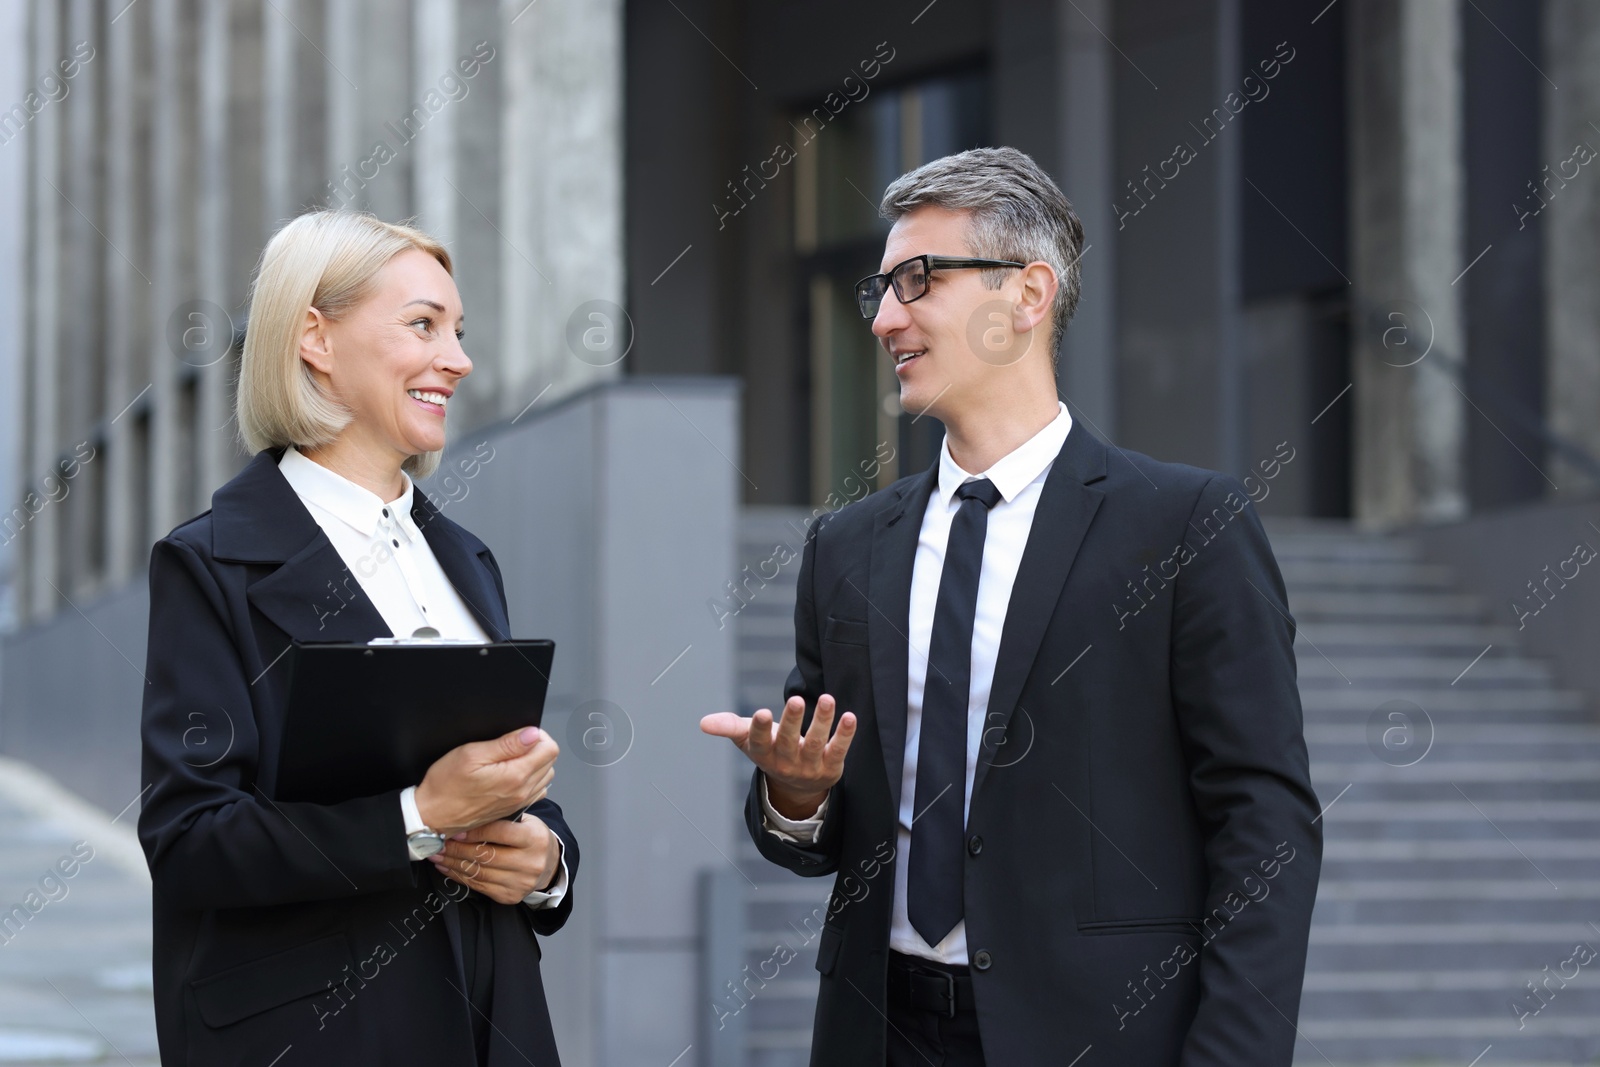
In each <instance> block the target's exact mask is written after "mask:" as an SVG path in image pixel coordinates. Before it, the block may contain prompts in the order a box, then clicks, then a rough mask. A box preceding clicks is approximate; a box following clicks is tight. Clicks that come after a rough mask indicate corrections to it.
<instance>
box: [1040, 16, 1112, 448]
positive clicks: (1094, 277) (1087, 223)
mask: <svg viewBox="0 0 1600 1067" xmlns="http://www.w3.org/2000/svg"><path fill="white" fill-rule="evenodd" d="M1057 6H1058V10H1057V16H1056V17H1057V25H1058V27H1059V30H1058V32H1059V35H1060V55H1061V62H1060V66H1059V71H1060V74H1059V77H1060V84H1061V100H1062V106H1061V149H1060V152H1059V157H1060V158H1059V162H1058V163H1057V164H1056V167H1055V168H1054V169H1055V172H1056V173H1057V174H1059V175H1060V176H1061V188H1062V191H1063V192H1065V193H1066V194H1067V199H1069V200H1071V201H1072V207H1073V210H1075V211H1076V212H1077V213H1078V218H1079V219H1080V220H1081V221H1082V222H1083V229H1084V243H1085V245H1087V246H1092V251H1091V252H1090V253H1089V255H1087V256H1085V257H1084V259H1083V263H1082V267H1081V269H1082V271H1083V292H1082V295H1081V296H1080V297H1079V300H1078V310H1077V313H1076V314H1075V315H1074V316H1073V320H1072V325H1071V326H1070V327H1068V329H1067V335H1066V337H1065V338H1063V339H1062V343H1061V365H1060V373H1059V374H1058V375H1057V378H1058V381H1059V383H1060V385H1061V390H1062V392H1063V393H1064V394H1065V396H1066V397H1067V399H1068V400H1069V401H1070V402H1071V404H1072V407H1073V415H1074V417H1075V418H1083V419H1086V420H1087V421H1090V422H1092V423H1093V425H1094V426H1095V427H1098V432H1100V433H1102V434H1106V435H1109V436H1111V437H1113V438H1114V437H1115V435H1116V433H1117V423H1116V410H1117V403H1116V395H1117V394H1116V381H1117V331H1116V325H1117V324H1116V313H1117V303H1116V296H1117V292H1116V277H1117V275H1116V237H1115V234H1116V225H1115V222H1116V219H1115V217H1114V216H1113V213H1112V210H1111V205H1112V202H1113V201H1114V200H1115V199H1116V191H1115V188H1114V183H1115V181H1116V175H1115V172H1114V170H1113V163H1114V161H1115V158H1116V140H1115V137H1114V135H1113V130H1112V120H1113V118H1114V117H1115V108H1114V101H1115V96H1114V94H1113V92H1112V74H1111V64H1112V63H1113V62H1114V61H1116V59H1117V57H1116V55H1115V54H1114V53H1113V52H1112V51H1111V46H1110V44H1109V43H1108V42H1107V41H1106V39H1105V38H1104V37H1103V36H1101V34H1100V33H1099V32H1098V31H1097V30H1096V29H1095V26H1101V27H1109V26H1110V25H1111V21H1112V12H1111V0H1081V2H1076V3H1074V2H1068V0H1060V2H1059V3H1058V5H1057Z"/></svg>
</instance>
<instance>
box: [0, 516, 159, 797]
mask: <svg viewBox="0 0 1600 1067" xmlns="http://www.w3.org/2000/svg"><path fill="white" fill-rule="evenodd" d="M52 506H53V505H52ZM147 558H148V557H147ZM149 618H150V599H149V596H148V593H147V591H146V585H145V576H144V575H143V574H140V575H139V576H138V578H136V579H135V580H134V581H132V582H130V583H128V584H127V585H125V586H122V587H121V588H120V589H116V590H114V591H111V592H108V593H106V594H105V595H103V596H100V597H98V598H96V599H94V600H84V601H78V602H77V609H76V610H74V609H72V608H68V609H67V610H66V611H63V612H60V613H58V614H57V615H55V616H53V617H52V618H51V619H50V620H49V621H48V622H45V623H42V624H40V625H38V626H31V627H27V628H24V629H22V630H18V631H16V632H15V633H10V634H7V635H5V637H4V639H3V640H0V753H3V754H5V755H7V756H12V757H15V758H16V759H20V760H25V761H27V762H28V763H31V764H33V765H34V766H36V767H39V768H40V769H41V770H44V771H46V772H47V773H49V774H50V775H52V776H53V777H55V778H56V779H57V780H58V781H60V782H62V783H64V784H65V785H67V786H68V787H69V788H70V789H72V790H73V791H74V792H76V793H78V794H79V795H80V796H83V797H85V798H87V799H88V800H91V801H93V802H94V803H96V804H99V805H100V806H101V807H103V808H105V809H106V810H107V811H109V812H111V813H112V814H113V815H114V814H116V813H117V812H118V811H120V810H121V809H122V808H123V807H125V806H126V805H128V804H129V803H130V802H131V801H133V800H134V799H135V798H137V797H138V795H139V789H140V782H139V706H140V703H141V701H142V699H143V694H142V690H143V686H144V666H145V662H144V660H145V630H146V628H147V626H148V623H149Z"/></svg>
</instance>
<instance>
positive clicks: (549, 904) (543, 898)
mask: <svg viewBox="0 0 1600 1067" xmlns="http://www.w3.org/2000/svg"><path fill="white" fill-rule="evenodd" d="M552 832H554V831H552ZM556 842H557V847H558V848H559V849H560V850H561V873H560V874H558V875H556V880H555V881H554V882H552V883H550V888H549V889H535V890H533V891H532V892H530V893H529V894H528V895H527V896H525V897H523V898H522V902H523V903H524V904H526V905H528V907H530V908H559V907H560V906H561V901H562V900H563V899H565V898H566V895H567V846H566V844H565V843H563V842H562V841H561V839H560V838H559V837H558V838H556Z"/></svg>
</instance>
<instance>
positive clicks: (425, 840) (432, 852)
mask: <svg viewBox="0 0 1600 1067" xmlns="http://www.w3.org/2000/svg"><path fill="white" fill-rule="evenodd" d="M406 844H407V845H408V846H409V847H410V849H411V856H412V858H413V859H419V860H425V859H427V858H428V857H429V856H436V855H438V854H439V853H440V852H443V851H444V835H443V834H435V833H430V832H429V831H427V830H419V831H418V832H417V833H414V834H412V835H411V836H410V837H408V838H406Z"/></svg>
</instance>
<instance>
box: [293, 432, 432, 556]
mask: <svg viewBox="0 0 1600 1067" xmlns="http://www.w3.org/2000/svg"><path fill="white" fill-rule="evenodd" d="M278 470H279V472H280V473H282V475H283V477H284V480H285V481H287V482H288V483H289V485H290V487H291V488H293V489H294V491H295V493H296V494H298V495H299V497H300V499H301V500H304V501H306V502H307V503H310V504H315V505H317V507H319V508H321V509H322V510H324V511H326V512H328V513H329V514H331V515H333V516H334V517H335V518H337V519H339V520H341V521H342V522H344V523H346V524H348V525H349V526H351V527H353V528H354V529H355V530H356V531H357V532H359V533H360V534H362V535H363V536H365V537H376V536H377V535H378V534H380V533H384V532H387V531H390V530H394V529H398V530H399V531H401V533H403V534H404V535H405V538H406V540H407V541H412V540H415V539H416V537H417V536H418V535H419V534H420V533H421V530H420V529H419V528H418V527H417V524H416V523H415V522H413V521H412V518H411V498H412V490H413V489H414V488H415V486H414V485H413V484H412V481H411V476H410V475H409V474H406V473H405V472H404V471H401V472H400V477H402V478H404V479H405V483H406V488H405V492H403V493H401V494H400V495H399V496H397V497H395V498H394V499H393V500H391V501H389V502H387V503H385V502H384V501H382V500H380V499H379V498H378V495H377V494H376V493H374V492H372V491H371V490H370V489H366V488H364V487H362V486H359V485H357V484H356V483H355V482H352V481H351V480H350V479H348V478H346V477H345V476H344V475H342V474H339V473H337V472H336V471H331V470H329V469H328V468H327V467H324V466H323V465H322V464H320V463H318V462H317V461H316V460H314V459H311V458H309V457H307V456H306V455H305V454H304V453H302V452H301V451H300V450H299V449H297V448H295V447H294V446H293V445H290V446H289V447H288V448H286V449H284V452H283V458H282V459H280V460H279V461H278ZM386 511H387V512H388V514H387V515H385V514H384V513H385V512H386Z"/></svg>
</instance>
